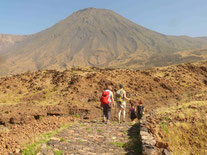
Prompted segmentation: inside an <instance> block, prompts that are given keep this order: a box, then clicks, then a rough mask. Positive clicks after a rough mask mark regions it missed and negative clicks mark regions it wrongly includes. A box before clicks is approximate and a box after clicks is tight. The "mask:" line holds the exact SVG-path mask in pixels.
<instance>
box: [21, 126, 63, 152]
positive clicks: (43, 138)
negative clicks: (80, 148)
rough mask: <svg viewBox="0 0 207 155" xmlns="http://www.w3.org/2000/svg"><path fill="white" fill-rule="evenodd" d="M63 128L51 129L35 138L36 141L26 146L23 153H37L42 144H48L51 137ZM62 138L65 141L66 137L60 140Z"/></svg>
mask: <svg viewBox="0 0 207 155" xmlns="http://www.w3.org/2000/svg"><path fill="white" fill-rule="evenodd" d="M63 129H64V128H60V129H58V130H54V131H50V132H47V133H45V134H42V135H39V136H37V137H35V140H33V141H35V142H33V143H31V144H28V145H27V146H25V148H24V150H23V151H22V155H36V154H37V153H38V152H39V151H40V148H41V145H42V144H47V143H48V141H49V139H50V138H51V137H53V136H55V135H57V134H58V133H59V132H60V131H61V130H63ZM61 140H62V141H65V139H60V141H61Z"/></svg>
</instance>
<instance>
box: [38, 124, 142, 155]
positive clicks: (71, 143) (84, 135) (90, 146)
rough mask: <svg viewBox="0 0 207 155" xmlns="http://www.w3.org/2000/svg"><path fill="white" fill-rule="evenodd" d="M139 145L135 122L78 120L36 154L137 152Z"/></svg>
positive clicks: (87, 154)
mask: <svg viewBox="0 0 207 155" xmlns="http://www.w3.org/2000/svg"><path fill="white" fill-rule="evenodd" d="M140 146H141V145H140V140H139V125H138V124H134V125H131V124H130V123H129V122H127V123H122V124H118V123H117V122H112V123H110V124H106V123H103V122H101V121H92V122H80V123H75V124H73V125H71V126H70V127H69V128H67V129H64V130H62V131H61V132H60V133H59V134H57V135H56V136H55V137H52V138H51V139H50V140H49V142H48V143H47V145H46V144H44V145H42V149H41V151H40V152H39V153H38V155H44V154H45V155H53V154H55V155H60V154H64V155H124V154H128V155H139V154H141V149H140V148H141V147H140Z"/></svg>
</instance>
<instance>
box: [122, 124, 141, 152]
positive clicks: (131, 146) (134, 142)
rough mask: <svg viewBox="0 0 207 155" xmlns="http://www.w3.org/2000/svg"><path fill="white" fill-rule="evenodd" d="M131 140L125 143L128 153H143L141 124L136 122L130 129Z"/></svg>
mask: <svg viewBox="0 0 207 155" xmlns="http://www.w3.org/2000/svg"><path fill="white" fill-rule="evenodd" d="M128 136H129V142H128V143H126V144H125V145H124V149H125V150H126V151H127V155H142V143H141V138H140V125H139V123H136V124H134V125H133V126H132V127H131V128H129V129H128Z"/></svg>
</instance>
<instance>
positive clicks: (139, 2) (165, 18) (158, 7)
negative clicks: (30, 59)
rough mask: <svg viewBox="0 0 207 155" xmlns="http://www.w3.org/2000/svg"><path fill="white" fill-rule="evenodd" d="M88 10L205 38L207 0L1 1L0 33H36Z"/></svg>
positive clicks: (148, 26)
mask: <svg viewBox="0 0 207 155" xmlns="http://www.w3.org/2000/svg"><path fill="white" fill-rule="evenodd" d="M88 7H95V8H105V9H110V10H113V11H115V12H117V13H118V14H120V15H122V16H124V17H126V18H128V19H130V20H131V21H133V22H135V23H137V24H139V25H142V26H144V27H146V28H149V29H151V30H155V31H157V32H160V33H164V34H169V35H189V36H207V0H0V33H4V34H32V33H36V32H39V31H41V30H44V29H46V28H48V27H51V26H52V25H54V24H55V23H57V22H58V21H60V20H62V19H64V18H66V17H67V16H69V15H70V14H71V13H72V12H74V11H77V10H80V9H83V8H88Z"/></svg>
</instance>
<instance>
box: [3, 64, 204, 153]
mask: <svg viewBox="0 0 207 155" xmlns="http://www.w3.org/2000/svg"><path fill="white" fill-rule="evenodd" d="M206 73H207V62H202V63H198V64H183V65H177V66H169V67H164V68H153V69H148V70H144V71H141V70H130V69H100V68H73V69H71V70H65V71H63V72H59V71H56V70H45V71H38V72H26V73H23V74H17V75H12V76H8V77H2V78H0V103H1V106H0V146H1V152H0V153H8V152H14V151H15V150H16V149H17V148H21V147H22V146H21V144H24V143H25V142H27V141H28V140H29V139H30V138H31V137H34V135H36V134H38V133H43V132H46V131H49V130H51V129H55V128H58V127H60V125H61V124H64V123H68V122H70V121H72V120H73V119H74V117H77V116H78V117H80V118H83V119H93V118H97V117H100V116H101V114H102V112H101V109H100V107H99V104H100V103H99V99H100V96H101V93H102V90H103V88H104V87H105V86H106V85H112V87H113V91H114V92H115V91H116V90H117V89H118V87H119V84H120V83H122V84H124V86H125V90H126V92H127V96H128V97H130V98H131V99H132V102H134V103H135V104H137V103H138V101H139V100H142V101H143V103H144V105H145V107H146V108H145V109H146V112H150V111H151V110H152V109H155V108H157V107H161V106H168V105H170V104H174V103H177V104H179V103H180V102H181V100H197V99H199V100H206V97H205V96H202V93H205V92H206V85H207V82H206V81H207V76H206V75H207V74H206ZM199 94H201V95H199Z"/></svg>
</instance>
